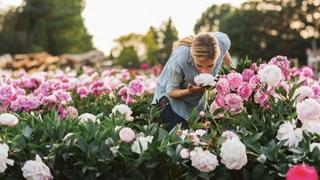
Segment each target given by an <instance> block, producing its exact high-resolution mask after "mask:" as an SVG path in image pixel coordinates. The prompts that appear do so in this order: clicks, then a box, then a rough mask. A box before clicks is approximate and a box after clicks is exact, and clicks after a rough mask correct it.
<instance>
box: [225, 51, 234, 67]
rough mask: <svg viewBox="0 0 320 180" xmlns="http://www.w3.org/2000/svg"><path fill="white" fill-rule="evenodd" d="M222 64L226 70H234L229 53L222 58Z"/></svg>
mask: <svg viewBox="0 0 320 180" xmlns="http://www.w3.org/2000/svg"><path fill="white" fill-rule="evenodd" d="M223 63H224V64H225V65H226V66H227V67H228V68H235V65H234V64H233V61H232V58H231V56H230V54H229V51H227V52H226V54H225V56H224V58H223Z"/></svg>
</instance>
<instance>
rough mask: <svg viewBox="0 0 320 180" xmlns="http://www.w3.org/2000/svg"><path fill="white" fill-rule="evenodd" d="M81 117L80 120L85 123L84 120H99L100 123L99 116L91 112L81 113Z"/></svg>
mask: <svg viewBox="0 0 320 180" xmlns="http://www.w3.org/2000/svg"><path fill="white" fill-rule="evenodd" d="M78 118H79V119H80V122H82V123H84V122H89V121H91V122H94V123H95V122H97V123H100V122H99V120H97V117H96V116H95V115H93V114H91V113H84V114H81V115H80V116H79V117H78Z"/></svg>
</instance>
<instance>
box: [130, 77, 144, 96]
mask: <svg viewBox="0 0 320 180" xmlns="http://www.w3.org/2000/svg"><path fill="white" fill-rule="evenodd" d="M143 92H144V83H143V81H141V80H137V79H135V80H132V81H130V83H129V84H128V93H129V94H131V95H137V96H141V95H142V94H143Z"/></svg>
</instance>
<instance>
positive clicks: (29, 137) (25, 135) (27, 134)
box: [22, 125, 32, 139]
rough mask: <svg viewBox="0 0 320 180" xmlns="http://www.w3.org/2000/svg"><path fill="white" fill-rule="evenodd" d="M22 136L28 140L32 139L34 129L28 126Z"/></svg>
mask: <svg viewBox="0 0 320 180" xmlns="http://www.w3.org/2000/svg"><path fill="white" fill-rule="evenodd" d="M22 134H23V136H24V137H26V138H27V139H31V134H32V129H31V128H30V126H28V125H27V126H26V127H24V128H23V129H22Z"/></svg>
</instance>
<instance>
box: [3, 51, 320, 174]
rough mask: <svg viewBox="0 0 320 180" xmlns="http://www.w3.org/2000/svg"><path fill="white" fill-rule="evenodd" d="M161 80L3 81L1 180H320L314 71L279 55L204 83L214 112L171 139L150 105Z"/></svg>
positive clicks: (76, 77) (318, 91)
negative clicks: (318, 173)
mask: <svg viewBox="0 0 320 180" xmlns="http://www.w3.org/2000/svg"><path fill="white" fill-rule="evenodd" d="M158 73H159V70H157V69H154V70H153V71H133V72H130V71H128V70H119V69H109V70H105V71H103V72H102V73H101V74H98V73H96V72H94V71H93V69H90V68H84V69H83V72H82V73H80V74H77V73H76V72H72V71H70V72H62V71H57V72H41V73H36V74H35V73H34V74H31V75H30V74H27V73H25V72H19V73H17V74H13V73H12V72H5V71H2V72H0V75H1V78H0V103H1V112H2V113H1V114H0V124H1V126H0V130H1V143H2V144H1V145H0V155H1V156H0V157H1V158H0V165H1V166H0V172H1V173H0V178H1V179H22V178H23V177H24V178H26V179H36V178H40V179H41V178H42V179H52V178H55V179H121V178H123V179H180V178H181V179H192V178H203V179H221V180H222V179H258V178H261V179H279V178H280V179H281V178H283V179H284V178H285V177H286V174H288V175H287V178H288V179H293V178H301V177H302V176H303V177H304V178H307V179H317V172H316V170H320V151H319V150H320V144H319V143H320V138H319V137H320V136H319V135H320V104H319V103H320V86H319V82H318V80H317V79H314V78H313V72H312V70H311V69H310V68H308V67H304V68H302V69H298V68H290V67H289V62H288V60H287V59H286V57H283V56H277V57H274V58H272V59H271V60H270V61H269V62H268V63H266V64H255V63H253V64H252V63H250V62H249V61H245V62H241V64H239V66H238V69H237V71H232V72H227V71H225V72H224V74H223V75H219V76H218V77H216V79H215V81H216V82H212V81H213V78H211V77H207V76H198V77H197V79H196V82H197V83H201V82H203V83H205V85H206V87H207V90H206V93H205V95H206V103H205V104H206V105H205V111H204V112H197V111H196V110H195V111H194V112H193V113H192V115H191V117H190V119H189V125H190V128H189V129H186V130H183V129H180V128H179V126H177V127H176V128H175V129H173V130H172V131H170V132H167V131H166V130H164V129H163V128H162V125H159V124H157V123H155V122H154V118H155V117H156V116H157V115H158V114H159V111H158V109H157V108H156V107H154V106H151V105H150V103H151V98H152V96H153V92H154V89H155V87H156V79H157V76H158V75H159V74H158ZM207 85H208V86H207ZM210 86H214V88H212V87H211V88H210ZM294 165H295V166H294ZM289 169H290V170H289ZM300 176H301V177H300Z"/></svg>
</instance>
